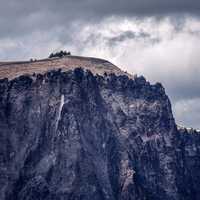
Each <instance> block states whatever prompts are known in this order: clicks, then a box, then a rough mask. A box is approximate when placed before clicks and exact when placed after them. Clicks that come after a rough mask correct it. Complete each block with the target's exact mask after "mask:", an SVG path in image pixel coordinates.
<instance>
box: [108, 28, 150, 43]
mask: <svg viewBox="0 0 200 200" xmlns="http://www.w3.org/2000/svg"><path fill="white" fill-rule="evenodd" d="M146 38H148V39H150V38H151V35H150V34H149V33H145V32H138V33H137V32H134V31H131V30H128V31H124V32H122V33H120V34H119V35H117V36H114V37H107V38H105V39H106V40H107V41H108V44H109V45H115V44H116V43H120V42H124V41H126V40H130V39H136V40H138V39H146Z"/></svg>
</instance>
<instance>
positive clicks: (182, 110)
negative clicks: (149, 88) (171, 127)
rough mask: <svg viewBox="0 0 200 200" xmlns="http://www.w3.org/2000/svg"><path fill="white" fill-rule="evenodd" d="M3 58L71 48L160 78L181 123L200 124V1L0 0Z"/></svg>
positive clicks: (0, 54)
mask: <svg viewBox="0 0 200 200" xmlns="http://www.w3.org/2000/svg"><path fill="white" fill-rule="evenodd" d="M0 5H1V6H0V60H22V59H30V58H31V57H33V58H43V57H47V56H48V55H49V53H50V52H52V51H57V50H61V49H66V50H69V51H71V52H72V54H76V55H83V56H94V57H102V58H105V59H108V60H110V61H111V62H113V63H114V64H116V65H117V66H119V67H121V68H122V69H123V70H125V71H128V72H129V73H132V74H135V73H137V74H138V75H144V76H145V77H146V78H147V79H148V80H150V81H151V82H152V83H154V82H158V81H159V82H161V83H162V84H163V85H164V87H165V88H166V92H167V94H168V95H169V97H170V99H171V100H172V105H173V111H174V115H175V118H176V121H177V123H178V124H180V125H183V126H193V127H194V128H200V118H199V116H200V115H199V109H200V107H199V100H200V78H199V76H200V56H199V52H200V18H199V17H200V1H197V0H190V1H189V0H168V1H161V0H118V1H114V0H101V1H99V0H67V1H66V0H59V1H54V0H48V1H47V0H35V1H30V0H20V1H17V0H7V1H3V0H0Z"/></svg>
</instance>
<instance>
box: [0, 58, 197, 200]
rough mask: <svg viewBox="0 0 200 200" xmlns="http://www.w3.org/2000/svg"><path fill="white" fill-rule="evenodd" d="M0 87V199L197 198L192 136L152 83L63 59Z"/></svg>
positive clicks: (104, 64)
mask: <svg viewBox="0 0 200 200" xmlns="http://www.w3.org/2000/svg"><path fill="white" fill-rule="evenodd" d="M0 78H1V80H0V199H1V200H199V199H200V133H199V132H198V131H195V130H187V129H184V128H179V127H178V126H177V125H176V123H175V120H174V118H173V115H172V110H171V104H170V101H169V98H168V97H167V95H166V94H165V90H164V88H163V86H162V85H161V84H160V83H157V84H155V85H151V84H150V83H149V82H148V81H146V80H145V78H144V77H136V76H135V77H134V78H133V77H132V76H131V75H129V74H126V73H125V72H122V71H120V70H119V68H117V67H116V66H114V65H112V64H111V63H110V62H108V61H105V60H100V59H94V58H81V57H73V56H68V57H65V58H54V59H46V60H41V61H34V62H33V61H32V62H1V63H0Z"/></svg>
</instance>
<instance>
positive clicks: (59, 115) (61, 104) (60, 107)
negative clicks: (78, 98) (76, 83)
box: [56, 94, 65, 130]
mask: <svg viewBox="0 0 200 200" xmlns="http://www.w3.org/2000/svg"><path fill="white" fill-rule="evenodd" d="M64 104H65V96H64V95H63V94H62V95H61V98H60V106H59V110H58V118H57V120H56V130H57V128H58V123H59V121H60V118H61V112H62V108H63V105H64Z"/></svg>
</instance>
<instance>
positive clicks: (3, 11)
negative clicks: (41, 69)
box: [0, 0, 200, 37]
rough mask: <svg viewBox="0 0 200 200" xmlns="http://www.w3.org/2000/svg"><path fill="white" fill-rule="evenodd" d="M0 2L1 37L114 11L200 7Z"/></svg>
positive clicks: (174, 0)
mask: <svg viewBox="0 0 200 200" xmlns="http://www.w3.org/2000/svg"><path fill="white" fill-rule="evenodd" d="M0 5H1V6H0V27H1V32H0V36H2V37H15V36H17V35H19V36H20V35H24V34H28V33H29V32H31V31H35V30H38V28H39V29H40V30H49V29H52V28H53V27H57V26H65V27H69V26H70V25H71V24H73V23H75V22H76V21H85V22H86V21H87V22H96V21H101V20H102V18H106V17H109V16H113V15H115V16H129V17H130V16H137V17H138V16H139V17H144V16H152V15H153V16H157V15H159V16H161V15H169V14H172V13H173V14H177V13H179V14H180V13H186V14H192V15H198V14H199V10H200V2H199V1H197V0H190V1H188V0H168V1H160V0H123V1H122V0H118V1H114V0H101V1H99V0H81V1H80V0H67V1H65V0H59V1H54V0H34V1H31V0H20V1H17V0H8V1H4V0H0ZM159 18H160V17H159ZM159 18H158V19H159Z"/></svg>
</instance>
